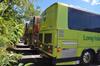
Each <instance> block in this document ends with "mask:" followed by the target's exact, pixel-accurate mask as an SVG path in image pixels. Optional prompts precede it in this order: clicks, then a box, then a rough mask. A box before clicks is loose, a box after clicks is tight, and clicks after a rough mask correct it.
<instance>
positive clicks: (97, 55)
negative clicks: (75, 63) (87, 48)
mask: <svg viewBox="0 0 100 66" xmlns="http://www.w3.org/2000/svg"><path fill="white" fill-rule="evenodd" d="M96 63H97V64H100V51H99V52H97V54H96Z"/></svg>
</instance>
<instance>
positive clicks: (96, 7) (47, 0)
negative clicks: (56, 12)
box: [35, 0, 100, 14]
mask: <svg viewBox="0 0 100 66" xmlns="http://www.w3.org/2000/svg"><path fill="white" fill-rule="evenodd" d="M55 2H62V3H65V4H70V5H74V6H75V7H80V8H82V9H86V10H88V11H91V12H95V13H98V14H100V0H38V1H37V2H35V7H36V6H38V5H39V6H40V7H41V9H42V11H44V10H45V9H46V8H47V7H49V6H50V5H52V4H53V3H55Z"/></svg>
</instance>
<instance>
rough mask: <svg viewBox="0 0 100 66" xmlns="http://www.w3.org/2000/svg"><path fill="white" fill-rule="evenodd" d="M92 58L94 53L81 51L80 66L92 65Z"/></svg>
mask: <svg viewBox="0 0 100 66" xmlns="http://www.w3.org/2000/svg"><path fill="white" fill-rule="evenodd" d="M94 57H95V53H94V52H93V51H89V50H87V51H83V53H82V55H81V58H80V64H92V63H94Z"/></svg>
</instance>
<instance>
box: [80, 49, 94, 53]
mask: <svg viewBox="0 0 100 66" xmlns="http://www.w3.org/2000/svg"><path fill="white" fill-rule="evenodd" d="M86 51H89V52H92V53H94V54H96V52H95V50H93V49H92V48H87V49H84V50H83V51H82V53H81V54H83V53H84V52H86Z"/></svg>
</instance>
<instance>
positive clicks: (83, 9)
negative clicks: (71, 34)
mask: <svg viewBox="0 0 100 66" xmlns="http://www.w3.org/2000/svg"><path fill="white" fill-rule="evenodd" d="M56 4H58V5H63V6H66V7H70V8H73V9H76V10H80V11H84V12H88V13H91V14H95V15H100V14H98V13H95V12H92V11H89V10H87V9H85V8H81V7H79V6H77V7H75V6H74V5H70V4H65V3H61V2H56V3H54V4H52V5H51V6H49V7H48V8H50V7H52V6H53V5H56ZM48 8H47V9H48ZM47 9H46V10H47ZM46 10H45V11H46Z"/></svg>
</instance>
